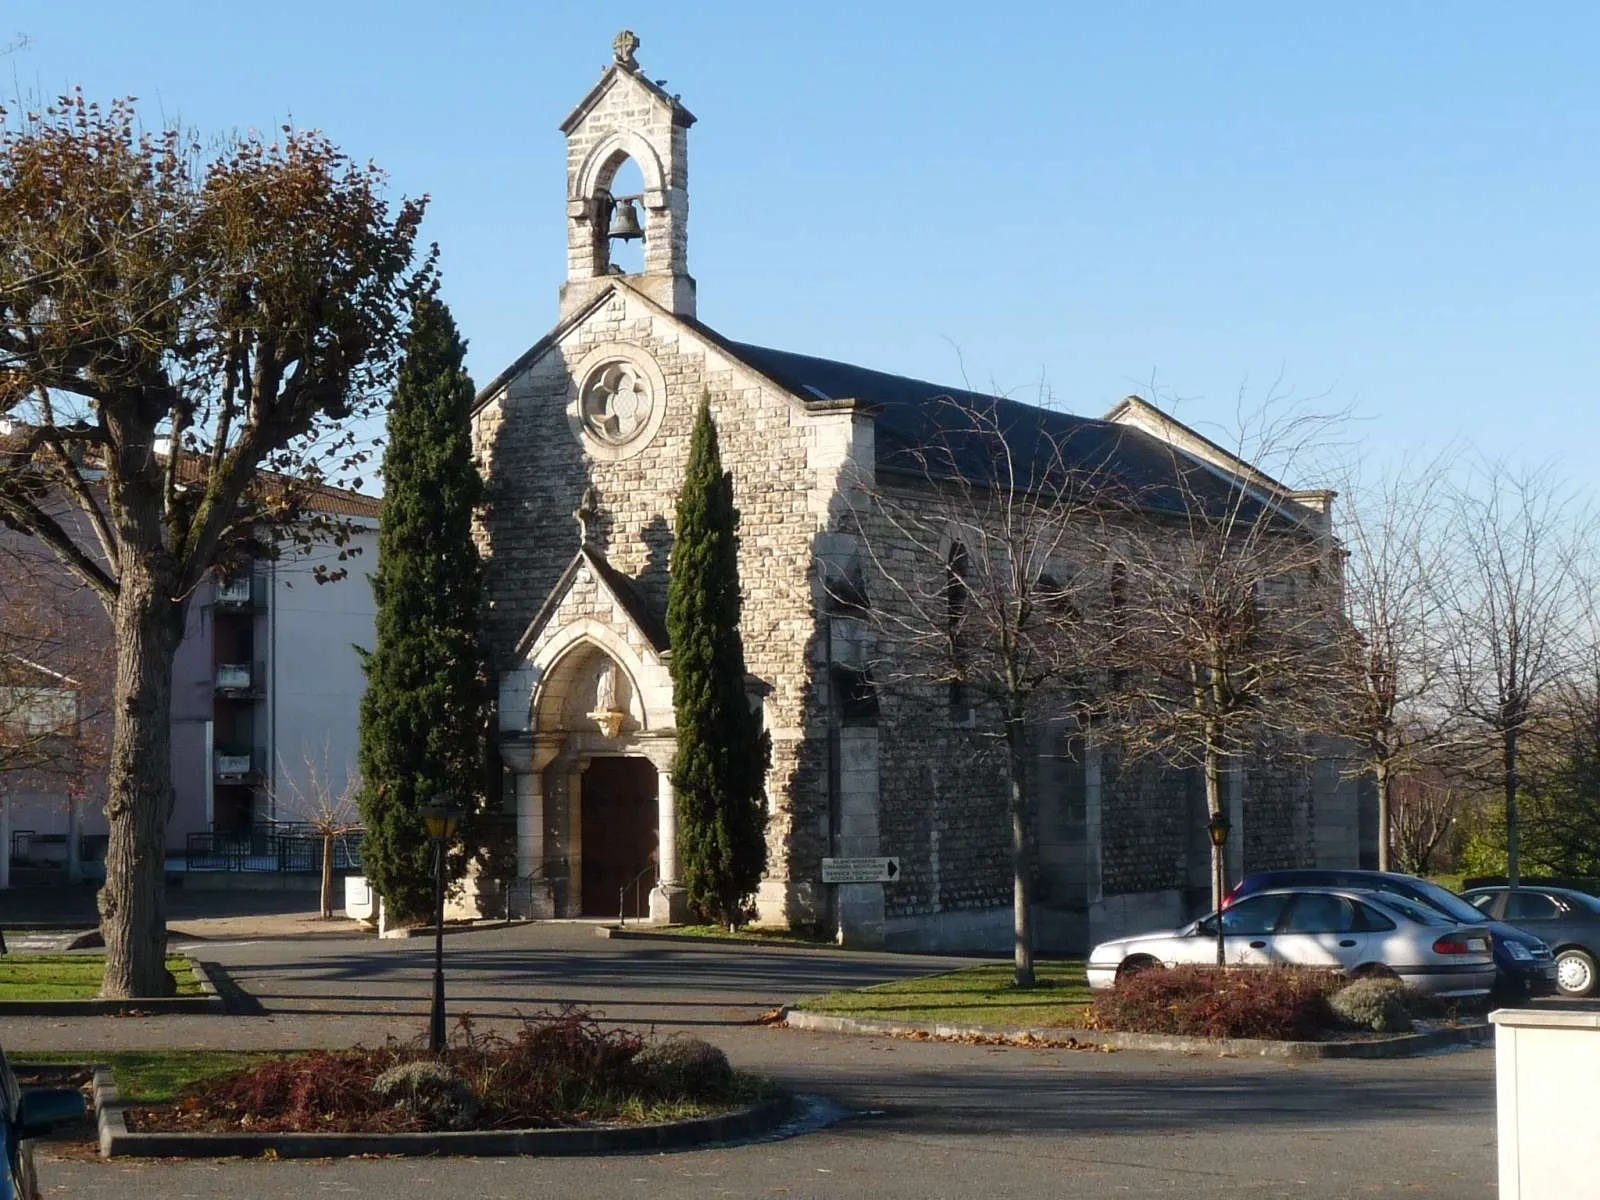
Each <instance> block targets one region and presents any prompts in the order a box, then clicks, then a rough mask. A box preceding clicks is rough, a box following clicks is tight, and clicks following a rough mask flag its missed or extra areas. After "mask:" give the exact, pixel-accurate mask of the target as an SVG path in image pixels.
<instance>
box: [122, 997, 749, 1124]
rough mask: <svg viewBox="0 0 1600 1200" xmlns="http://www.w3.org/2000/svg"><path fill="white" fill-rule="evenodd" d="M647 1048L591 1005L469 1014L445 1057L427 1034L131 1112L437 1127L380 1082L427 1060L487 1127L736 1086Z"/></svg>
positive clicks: (290, 1061) (153, 1117) (714, 1095)
mask: <svg viewBox="0 0 1600 1200" xmlns="http://www.w3.org/2000/svg"><path fill="white" fill-rule="evenodd" d="M663 1045H671V1043H664V1044H663ZM645 1046H646V1043H645V1040H644V1039H643V1038H642V1037H640V1036H639V1035H638V1034H637V1033H633V1032H631V1031H629V1030H626V1029H608V1028H605V1027H604V1026H602V1025H601V1024H600V1023H599V1022H598V1021H596V1020H595V1019H594V1017H593V1016H591V1015H590V1014H589V1013H588V1012H585V1011H584V1010H583V1009H580V1008H573V1007H567V1008H562V1009H560V1010H558V1011H556V1012H540V1013H536V1014H534V1015H533V1016H532V1017H528V1018H526V1019H525V1020H524V1021H523V1024H522V1028H521V1029H519V1030H518V1031H517V1032H516V1034H515V1035H513V1036H512V1037H503V1036H501V1035H500V1034H496V1033H479V1032H478V1031H477V1030H476V1029H475V1028H474V1026H473V1023H472V1019H471V1018H470V1017H466V1016H463V1017H461V1018H459V1019H458V1020H457V1022H456V1027H455V1030H454V1031H453V1034H452V1036H451V1038H450V1042H449V1044H448V1045H447V1046H446V1047H445V1050H444V1053H443V1054H441V1055H439V1056H438V1058H437V1059H435V1058H433V1057H432V1056H431V1055H429V1054H428V1052H427V1050H426V1049H425V1048H424V1047H423V1045H422V1043H421V1042H420V1041H418V1042H414V1043H409V1044H402V1043H399V1042H395V1041H390V1042H388V1043H386V1044H385V1045H383V1046H382V1047H379V1048H378V1049H375V1050H366V1049H362V1048H360V1047H357V1048H355V1049H353V1050H340V1051H335V1052H328V1051H316V1052H313V1053H311V1054H305V1055H300V1056H297V1057H295V1058H285V1059H274V1060H272V1061H270V1062H266V1063H263V1064H262V1065H260V1066H258V1067H254V1068H252V1069H251V1070H248V1071H244V1072H241V1073H240V1074H237V1075H229V1076H225V1077H223V1078H219V1079H212V1080H208V1081H205V1082H203V1083H200V1084H197V1085H195V1086H193V1087H191V1088H189V1089H188V1090H187V1091H186V1092H185V1093H184V1094H183V1095H182V1096H180V1097H179V1098H178V1100H176V1101H175V1102H174V1103H172V1104H170V1105H164V1106H161V1107H158V1108H142V1109H135V1110H134V1112H133V1113H132V1119H133V1120H134V1123H135V1125H136V1126H137V1127H139V1128H144V1129H168V1128H179V1129H192V1130H198V1129H210V1130H220V1129H251V1130H256V1131H259V1132H263V1133H265V1132H310V1131H316V1130H328V1131H335V1130H337V1131H355V1130H368V1131H373V1132H396V1131H400V1130H420V1129H425V1128H434V1127H437V1126H436V1123H430V1122H436V1118H435V1117H430V1116H429V1115H428V1110H427V1106H425V1105H421V1106H419V1105H417V1104H408V1103H399V1104H396V1103H394V1102H393V1100H392V1098H385V1097H384V1096H382V1095H380V1089H375V1088H374V1086H373V1085H374V1082H375V1081H376V1080H377V1078H378V1076H379V1075H381V1074H383V1072H385V1071H387V1070H388V1069H389V1068H391V1067H395V1066H398V1065H400V1064H402V1063H409V1062H418V1061H428V1062H437V1063H439V1064H441V1065H442V1066H444V1067H446V1068H448V1070H449V1071H450V1073H451V1074H452V1075H454V1076H455V1077H456V1078H457V1079H459V1080H460V1081H461V1083H462V1085H464V1087H465V1088H467V1089H470V1093H471V1095H472V1096H473V1097H474V1098H475V1100H476V1102H478V1103H479V1104H481V1107H480V1108H478V1110H477V1112H476V1114H475V1120H474V1125H475V1127H477V1128H497V1127H498V1128H507V1127H528V1126H539V1125H562V1124H568V1123H571V1122H574V1121H587V1120H595V1119H612V1118H614V1117H616V1116H618V1115H620V1114H622V1113H624V1112H627V1111H631V1110H633V1109H635V1108H636V1107H637V1105H638V1104H640V1103H643V1104H645V1105H649V1104H651V1103H653V1102H655V1101H659V1100H681V1099H688V1100H691V1101H704V1102H708V1103H717V1102H720V1101H723V1100H726V1099H728V1098H729V1097H731V1096H732V1095H733V1093H734V1091H735V1090H736V1086H737V1082H736V1080H735V1078H734V1076H733V1074H732V1072H731V1071H726V1070H724V1071H722V1072H704V1071H702V1072H699V1073H694V1072H688V1071H685V1070H683V1069H675V1067H674V1064H676V1063H677V1061H678V1060H677V1058H674V1057H673V1056H672V1055H671V1054H668V1055H666V1058H667V1060H668V1061H666V1062H665V1063H664V1062H663V1061H661V1060H662V1057H663V1056H662V1054H656V1055H654V1056H648V1055H647V1056H644V1057H643V1058H642V1059H641V1051H643V1050H644V1049H645ZM678 1057H680V1058H681V1057H682V1055H681V1054H679V1056H678ZM723 1067H724V1068H726V1060H723Z"/></svg>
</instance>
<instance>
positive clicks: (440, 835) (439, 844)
mask: <svg viewBox="0 0 1600 1200" xmlns="http://www.w3.org/2000/svg"><path fill="white" fill-rule="evenodd" d="M422 819H423V820H424V821H425V822H427V826H428V836H429V837H430V838H432V839H433V1011H432V1013H430V1014H429V1018H428V1052H429V1053H430V1054H438V1053H439V1052H440V1051H441V1050H443V1049H444V858H445V852H446V850H447V849H448V848H449V845H450V841H451V839H453V838H454V837H455V836H456V827H457V826H458V825H459V824H460V823H461V810H460V809H459V808H457V807H456V806H455V805H454V804H453V803H451V801H450V799H449V798H448V797H446V796H435V797H434V798H433V799H432V800H430V801H429V802H428V803H427V804H426V805H424V806H423V809H422Z"/></svg>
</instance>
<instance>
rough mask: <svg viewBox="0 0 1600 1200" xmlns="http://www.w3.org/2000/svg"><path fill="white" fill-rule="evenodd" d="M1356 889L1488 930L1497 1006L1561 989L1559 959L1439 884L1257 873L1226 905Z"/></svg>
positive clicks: (1393, 876) (1377, 875)
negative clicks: (1304, 891) (1302, 890)
mask: <svg viewBox="0 0 1600 1200" xmlns="http://www.w3.org/2000/svg"><path fill="white" fill-rule="evenodd" d="M1284 887H1352V888H1365V889H1367V890H1368V891H1373V892H1393V893H1394V894H1395V895H1397V896H1405V897H1407V898H1408V899H1411V900H1415V901H1416V902H1418V903H1419V904H1426V905H1427V906H1428V907H1429V908H1432V909H1434V910H1435V911H1437V912H1441V913H1443V914H1444V915H1445V916H1447V917H1449V918H1450V919H1451V920H1454V921H1462V922H1464V923H1467V924H1472V925H1480V926H1486V927H1487V928H1488V930H1489V932H1490V933H1491V934H1492V935H1493V936H1494V965H1495V968H1496V971H1497V978H1496V980H1495V990H1494V997H1493V998H1494V1001H1495V1002H1496V1003H1505V1002H1508V1001H1513V1000H1518V999H1522V998H1524V997H1527V996H1543V995H1548V994H1549V993H1550V992H1553V991H1555V989H1556V961H1555V955H1554V954H1553V953H1552V952H1551V950H1550V947H1549V946H1547V945H1546V944H1545V943H1544V942H1543V941H1541V940H1540V939H1539V938H1537V937H1535V936H1533V935H1532V934H1531V933H1525V932H1523V931H1522V930H1520V929H1517V928H1515V927H1513V926H1511V925H1507V924H1505V923H1504V922H1503V921H1485V920H1484V919H1483V918H1484V914H1483V913H1482V912H1480V911H1479V910H1478V909H1475V908H1473V907H1472V905H1470V904H1468V903H1467V902H1466V901H1465V900H1463V899H1462V898H1461V897H1460V896H1458V895H1456V894H1455V893H1454V892H1451V891H1447V890H1445V889H1444V888H1442V887H1440V886H1439V885H1438V884H1436V883H1429V882H1428V881H1427V880H1426V879H1418V878H1417V877H1416V876H1414V875H1401V874H1398V873H1397V872H1394V871H1358V870H1355V869H1354V868H1350V869H1341V868H1315V869H1313V868H1307V869H1303V870H1293V871H1257V872H1255V873H1254V874H1251V875H1246V876H1245V877H1244V878H1243V879H1241V880H1240V881H1239V882H1238V883H1237V884H1235V885H1234V888H1233V890H1232V891H1231V892H1229V893H1228V895H1227V896H1226V898H1224V900H1223V902H1222V907H1223V908H1227V907H1228V906H1229V905H1230V904H1232V903H1233V902H1234V901H1236V900H1238V899H1239V898H1240V897H1242V896H1248V895H1251V894H1252V893H1254V892H1261V891H1266V890H1267V889H1269V888H1284Z"/></svg>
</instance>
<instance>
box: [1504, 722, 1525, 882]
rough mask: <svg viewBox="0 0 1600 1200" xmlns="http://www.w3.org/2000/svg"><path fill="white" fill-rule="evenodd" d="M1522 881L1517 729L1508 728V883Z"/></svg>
mask: <svg viewBox="0 0 1600 1200" xmlns="http://www.w3.org/2000/svg"><path fill="white" fill-rule="evenodd" d="M1521 882H1522V837H1521V831H1520V830H1519V829H1518V828H1517V731H1516V730H1515V729H1508V730H1506V884H1507V885H1508V886H1510V887H1516V886H1517V885H1518V884H1520V883H1521Z"/></svg>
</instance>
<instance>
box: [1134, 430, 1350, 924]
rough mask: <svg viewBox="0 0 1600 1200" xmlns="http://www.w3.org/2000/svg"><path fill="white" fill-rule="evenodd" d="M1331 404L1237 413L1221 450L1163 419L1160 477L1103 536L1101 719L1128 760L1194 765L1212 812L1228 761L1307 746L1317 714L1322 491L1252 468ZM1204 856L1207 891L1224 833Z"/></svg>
mask: <svg viewBox="0 0 1600 1200" xmlns="http://www.w3.org/2000/svg"><path fill="white" fill-rule="evenodd" d="M1141 403H1142V402H1141ZM1147 407H1148V406H1147ZM1146 415H1147V417H1148V419H1149V420H1150V421H1152V422H1154V421H1157V420H1158V419H1159V413H1158V412H1157V411H1156V410H1154V409H1153V408H1149V412H1148V413H1147V414H1146ZM1337 419H1338V418H1336V417H1330V416H1324V415H1320V414H1313V413H1309V412H1299V411H1284V412H1280V413H1275V412H1274V411H1273V409H1272V407H1271V405H1270V404H1269V405H1268V406H1267V407H1264V408H1263V409H1262V410H1261V411H1260V412H1259V413H1256V414H1253V415H1251V416H1250V417H1249V418H1247V419H1246V420H1243V421H1241V423H1240V432H1239V433H1238V434H1237V435H1236V436H1235V438H1234V439H1233V441H1234V445H1233V448H1232V449H1230V450H1224V449H1223V448H1222V447H1220V446H1218V445H1216V444H1213V443H1205V444H1200V443H1199V442H1198V441H1197V440H1196V439H1194V438H1192V437H1189V438H1187V439H1186V438H1185V436H1184V433H1185V432H1186V431H1184V427H1182V426H1176V425H1175V423H1174V426H1175V429H1174V437H1173V439H1172V442H1171V446H1172V448H1171V450H1170V457H1171V471H1170V473H1169V475H1168V477H1167V478H1166V479H1163V480H1161V481H1159V482H1156V483H1152V484H1151V485H1150V486H1148V487H1146V488H1145V489H1144V490H1143V492H1142V493H1141V495H1140V496H1139V497H1138V499H1137V504H1136V506H1135V507H1134V509H1133V510H1132V511H1131V512H1130V516H1131V517H1132V518H1133V519H1130V520H1127V521H1124V522H1122V523H1120V525H1119V526H1118V528H1117V529H1116V532H1115V536H1114V538H1113V540H1112V542H1111V543H1110V546H1109V552H1110V554H1111V556H1112V557H1113V559H1114V563H1115V569H1116V571H1117V573H1118V576H1119V578H1118V586H1117V593H1118V594H1117V595H1116V596H1115V597H1114V601H1115V605H1116V609H1115V612H1114V613H1113V616H1114V618H1115V620H1116V622H1117V626H1118V632H1117V636H1116V638H1115V654H1114V656H1113V658H1112V660H1111V661H1112V662H1113V664H1114V665H1115V666H1116V668H1117V671H1116V678H1115V679H1114V681H1113V684H1112V686H1111V687H1110V689H1109V691H1108V692H1107V694H1106V696H1105V698H1104V704H1105V709H1106V712H1107V716H1108V718H1109V719H1108V720H1107V721H1106V722H1105V724H1104V726H1103V732H1104V733H1105V734H1106V735H1107V736H1108V737H1109V738H1110V739H1111V740H1112V741H1113V742H1114V743H1115V744H1116V745H1117V746H1118V747H1120V748H1121V749H1122V750H1123V752H1124V753H1126V754H1127V755H1128V756H1129V758H1130V760H1132V761H1137V760H1139V759H1142V758H1147V757H1148V758H1153V759H1155V760H1157V761H1160V762H1162V763H1165V764H1168V765H1172V766H1178V767H1188V768H1197V769H1199V770H1200V771H1201V772H1202V776H1203V779H1204V786H1205V800H1206V811H1207V813H1208V816H1209V818H1210V820H1211V821H1212V822H1214V823H1218V824H1225V823H1226V822H1227V821H1228V815H1227V811H1226V808H1225V805H1224V801H1223V778H1224V775H1225V773H1226V772H1227V771H1228V770H1230V769H1231V768H1234V767H1237V766H1239V765H1241V764H1243V763H1245V762H1247V761H1250V760H1252V759H1255V758H1259V757H1262V756H1268V755H1300V754H1307V755H1314V754H1315V750H1309V751H1308V750H1303V749H1302V747H1304V746H1305V742H1306V737H1307V735H1308V733H1310V732H1312V731H1315V730H1320V729H1325V728H1326V725H1327V720H1328V716H1327V701H1328V698H1329V697H1330V695H1331V694H1332V688H1333V685H1334V684H1335V682H1336V679H1337V670H1336V665H1337V658H1338V656H1337V653H1336V645H1337V639H1338V636H1339V625H1340V621H1341V616H1340V613H1339V611H1338V606H1339V587H1338V571H1339V562H1338V557H1337V554H1336V552H1335V546H1334V544H1333V541H1332V536H1331V531H1330V527H1329V512H1328V510H1329V506H1330V504H1331V500H1332V496H1331V494H1330V493H1326V492H1297V491H1293V490H1291V489H1289V488H1288V487H1286V486H1284V485H1283V484H1281V483H1279V482H1277V480H1275V479H1274V478H1272V477H1271V476H1269V475H1267V474H1265V471H1264V469H1263V468H1265V467H1270V468H1272V469H1275V470H1276V471H1278V472H1280V473H1282V472H1286V471H1289V470H1294V469H1297V467H1300V464H1302V463H1303V462H1304V461H1305V460H1307V459H1308V458H1309V457H1311V456H1312V455H1313V454H1314V453H1315V452H1316V451H1317V450H1318V449H1320V448H1321V446H1322V445H1323V444H1324V443H1325V440H1326V438H1327V436H1328V433H1329V430H1330V429H1331V428H1332V426H1333V424H1334V422H1335V421H1336V420H1337ZM1186 440H1187V442H1188V443H1189V444H1187V445H1186V444H1185V442H1186ZM1256 464H1260V465H1256ZM1302 469H1303V468H1302ZM1211 857H1212V863H1211V865H1212V870H1211V886H1212V902H1213V906H1217V905H1220V903H1221V900H1222V895H1223V893H1224V892H1225V891H1226V879H1225V860H1224V848H1223V847H1222V846H1220V845H1218V844H1216V843H1215V842H1213V844H1212V850H1211Z"/></svg>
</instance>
